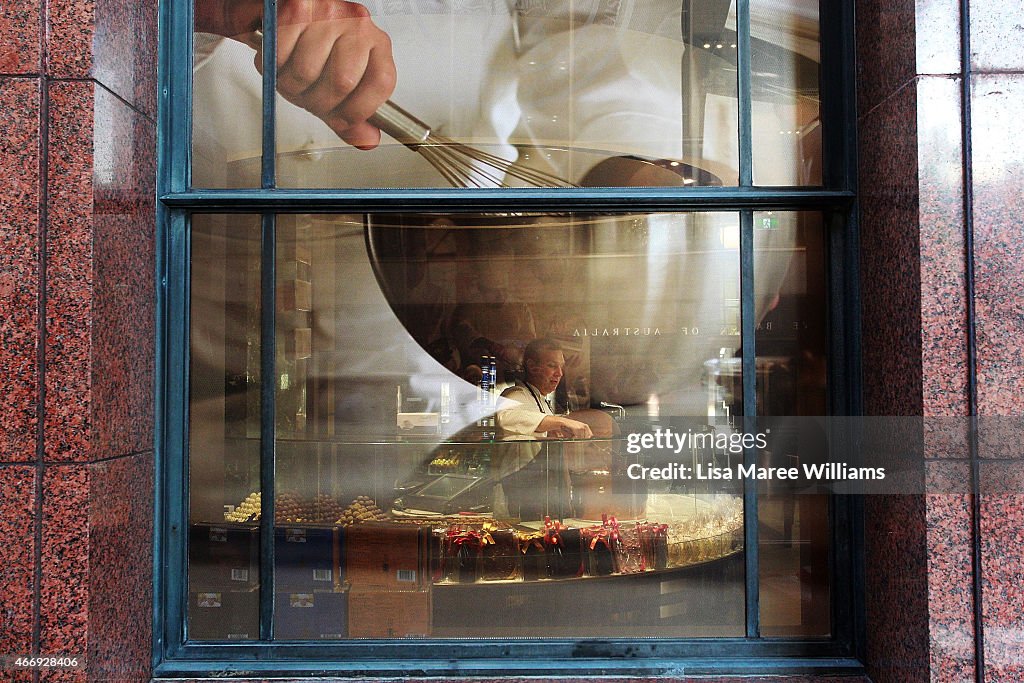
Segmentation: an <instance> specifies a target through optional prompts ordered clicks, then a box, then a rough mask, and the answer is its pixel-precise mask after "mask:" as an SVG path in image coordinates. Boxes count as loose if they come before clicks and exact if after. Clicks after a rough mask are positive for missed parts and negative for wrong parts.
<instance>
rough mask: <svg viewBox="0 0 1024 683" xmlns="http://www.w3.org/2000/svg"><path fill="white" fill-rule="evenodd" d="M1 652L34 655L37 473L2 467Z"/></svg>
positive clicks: (0, 557)
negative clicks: (33, 605)
mask: <svg viewBox="0 0 1024 683" xmlns="http://www.w3.org/2000/svg"><path fill="white" fill-rule="evenodd" d="M0 491H2V492H3V495H2V496H0V567H2V568H3V569H0V596H3V599H2V603H3V608H2V609H0V652H2V653H5V654H28V653H30V652H32V596H33V592H34V586H35V566H36V565H35V547H36V535H35V529H36V525H35V518H36V470H35V468H34V467H26V466H22V465H12V466H5V467H0Z"/></svg>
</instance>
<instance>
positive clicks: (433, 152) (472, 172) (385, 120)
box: [368, 100, 576, 187]
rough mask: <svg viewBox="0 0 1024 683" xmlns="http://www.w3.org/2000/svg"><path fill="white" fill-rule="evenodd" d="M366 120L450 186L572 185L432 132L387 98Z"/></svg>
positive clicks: (566, 181) (548, 174)
mask: <svg viewBox="0 0 1024 683" xmlns="http://www.w3.org/2000/svg"><path fill="white" fill-rule="evenodd" d="M368 121H369V122H370V123H372V124H373V125H375V126H377V127H378V128H380V129H381V130H382V131H384V132H385V133H387V134H388V135H390V136H391V137H393V138H394V139H395V140H397V141H398V142H400V143H402V144H403V145H405V146H406V147H408V148H409V149H411V150H413V151H414V152H418V153H419V154H421V155H422V156H423V158H424V159H426V160H427V161H428V162H429V163H430V165H431V166H433V167H434V168H436V169H437V170H438V172H439V173H440V174H441V175H442V176H444V179H445V180H447V181H448V182H449V183H451V184H452V186H454V187H517V186H521V185H526V186H529V187H576V185H574V184H573V183H570V182H569V181H568V180H563V179H562V178H559V177H558V176H555V175H552V174H550V173H544V172H543V171H538V170H535V169H532V168H525V167H522V166H518V165H516V164H515V163H514V162H511V161H509V160H508V159H503V158H502V157H499V156H497V155H495V154H490V153H488V152H485V151H483V150H481V149H477V148H476V147H471V146H469V145H464V144H462V143H459V142H455V141H454V140H450V139H448V138H445V137H442V136H440V135H434V134H433V133H432V132H431V130H430V126H428V125H427V124H425V123H423V122H422V121H420V120H419V119H417V118H416V117H415V116H413V115H412V114H410V113H409V112H407V111H405V110H404V109H402V108H401V107H399V106H398V105H396V104H395V103H394V102H391V101H390V100H389V101H387V102H385V103H384V104H382V105H381V106H380V109H378V110H377V112H376V113H375V114H374V115H373V116H371V117H370V118H369V119H368ZM511 180H517V181H519V183H514V182H510V181H511Z"/></svg>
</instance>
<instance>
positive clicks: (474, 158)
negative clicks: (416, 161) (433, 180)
mask: <svg viewBox="0 0 1024 683" xmlns="http://www.w3.org/2000/svg"><path fill="white" fill-rule="evenodd" d="M415 149H416V151H417V152H419V153H420V154H421V155H423V158H424V159H426V160H427V161H428V162H429V163H430V165H431V166H433V167H434V168H435V169H437V171H438V173H440V174H441V175H442V176H443V177H444V179H445V180H447V181H448V182H449V183H450V184H451V185H452V186H453V187H481V188H483V187H576V185H575V184H573V183H570V182H569V181H568V180H564V179H562V178H559V177H558V176H556V175H553V174H551V173H546V172H544V171H540V170H537V169H535V168H529V167H527V166H522V165H520V164H518V163H516V162H514V161H509V160H508V159H505V158H503V157H500V156H498V155H496V154H491V153H490V152H486V151H484V150H482V149H479V148H477V147H473V146H471V145H464V144H462V143H459V142H455V141H454V140H450V139H448V138H445V137H441V136H438V135H433V134H431V135H429V136H428V137H427V139H426V140H425V141H424V142H422V143H420V144H418V145H417V146H416V148H415Z"/></svg>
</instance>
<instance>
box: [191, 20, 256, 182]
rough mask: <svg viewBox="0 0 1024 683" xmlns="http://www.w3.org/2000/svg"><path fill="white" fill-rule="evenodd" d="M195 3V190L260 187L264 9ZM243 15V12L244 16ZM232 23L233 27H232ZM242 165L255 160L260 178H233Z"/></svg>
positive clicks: (193, 157)
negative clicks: (259, 49) (258, 63)
mask: <svg viewBox="0 0 1024 683" xmlns="http://www.w3.org/2000/svg"><path fill="white" fill-rule="evenodd" d="M225 4H226V0H195V4H194V8H195V30H196V32H195V36H194V45H195V48H194V54H193V58H192V59H193V62H192V72H193V78H192V84H193V95H192V97H193V100H192V186H193V187H210V188H246V187H259V186H260V168H259V167H260V162H259V159H260V155H261V151H260V150H261V148H262V141H263V133H262V129H263V85H262V83H263V81H262V77H261V76H260V74H259V72H258V71H257V70H256V67H255V63H254V60H255V58H256V50H255V48H254V47H252V45H256V44H258V43H259V38H258V34H256V33H255V32H254V31H253V29H254V28H256V27H258V26H259V23H260V17H259V13H260V12H262V3H258V2H252V1H251V0H247V1H246V2H238V3H235V8H236V10H235V11H230V12H229V11H227V10H226V8H225V7H224V5H225ZM242 10H244V11H242ZM229 19H230V20H233V21H229ZM238 159H256V162H255V168H256V172H255V175H250V176H243V175H240V174H238V173H236V172H234V171H233V170H232V169H233V166H232V164H233V163H234V162H235V161H237V160H238Z"/></svg>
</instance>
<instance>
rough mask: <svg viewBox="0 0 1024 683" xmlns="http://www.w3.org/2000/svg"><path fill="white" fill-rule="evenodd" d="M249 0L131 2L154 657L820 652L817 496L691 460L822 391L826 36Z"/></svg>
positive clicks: (615, 13)
mask: <svg viewBox="0 0 1024 683" xmlns="http://www.w3.org/2000/svg"><path fill="white" fill-rule="evenodd" d="M266 5H267V7H268V8H270V7H272V6H273V3H270V2H268V3H266ZM276 6H277V8H278V10H277V14H276V15H270V14H265V13H264V7H263V3H259V2H254V3H248V2H238V3H235V4H232V5H225V7H224V8H220V9H226V10H227V11H224V12H221V11H220V10H219V9H218V7H219V5H215V4H214V3H211V4H209V5H207V4H200V3H199V2H198V0H197V3H196V5H195V7H193V8H189V7H170V6H169V5H168V6H165V8H164V13H165V35H164V39H165V41H167V43H166V46H165V47H166V50H165V58H164V63H165V69H164V73H165V82H166V85H167V87H168V91H167V92H168V93H169V94H168V98H167V99H166V100H165V102H164V104H165V107H164V110H163V114H162V126H163V130H164V132H165V133H166V136H165V141H166V146H165V148H164V149H163V150H162V153H163V161H162V168H163V170H164V173H163V175H162V178H161V192H162V194H161V196H162V201H163V204H162V206H163V208H162V212H163V221H162V225H163V230H164V236H165V240H164V252H163V254H164V259H163V264H164V265H163V266H162V267H163V268H164V275H165V276H166V280H167V284H168V289H167V295H166V297H165V298H164V300H163V302H162V311H163V313H164V316H165V317H164V319H165V320H166V325H165V335H164V338H163V351H164V353H163V361H164V367H163V392H162V396H163V397H164V405H163V407H162V413H161V415H162V417H163V420H164V425H165V437H164V441H163V442H162V443H161V454H162V457H161V461H162V463H163V469H162V476H161V491H162V500H163V501H164V502H163V508H162V511H163V517H164V519H165V520H166V524H165V527H164V528H163V529H162V530H161V535H160V544H159V547H160V551H159V552H160V566H161V567H166V570H164V571H161V572H160V574H161V577H160V580H161V582H162V583H161V594H162V595H163V596H164V598H163V599H162V601H161V608H160V610H158V611H159V614H158V624H157V629H158V633H161V634H163V637H162V642H163V643H164V644H163V646H162V647H163V650H162V652H161V655H160V656H161V663H160V664H158V671H159V672H163V673H182V672H193V673H194V672H201V671H207V670H214V669H216V668H217V666H215V665H214V664H215V663H217V662H230V661H239V660H244V661H246V662H247V664H246V668H247V669H251V670H253V671H260V672H264V673H267V674H268V675H269V674H272V673H276V672H283V671H287V672H289V673H294V674H302V673H303V672H305V673H309V674H313V673H316V672H325V671H339V672H340V671H345V670H354V669H358V670H360V671H364V672H371V673H372V672H373V671H380V672H382V673H385V672H391V673H394V672H402V671H407V670H408V669H407V668H406V667H409V666H413V667H414V668H415V669H416V670H420V671H426V672H428V673H446V672H451V671H453V670H454V669H453V668H452V664H451V662H452V661H457V662H458V665H457V667H456V668H457V669H458V670H459V671H475V670H477V669H475V668H474V667H479V670H480V671H488V670H491V671H493V669H488V667H494V666H498V665H497V664H494V662H500V661H504V662H505V664H506V666H505V668H503V669H502V670H509V671H511V670H517V671H536V672H546V673H557V672H560V671H568V670H573V671H577V672H584V671H587V670H589V669H587V667H588V666H591V667H592V668H593V670H594V671H598V670H600V671H611V670H614V669H615V667H622V666H626V667H627V668H628V669H629V670H630V671H642V670H644V668H645V667H647V666H654V665H653V664H650V662H653V661H654V660H665V659H671V660H680V661H684V660H688V659H693V660H697V659H700V658H702V657H703V658H707V657H708V656H711V655H714V656H716V657H719V658H724V660H723V661H725V660H729V661H736V662H743V661H746V662H747V663H746V664H742V665H740V667H741V668H742V669H743V670H744V671H748V670H750V669H749V667H750V665H751V664H750V662H753V661H754V660H755V659H757V658H760V659H759V660H758V661H761V662H762V664H763V667H762V668H763V669H764V670H765V671H766V672H767V671H771V670H773V669H772V667H773V666H776V664H772V663H771V661H770V657H775V658H778V657H787V658H789V659H787V660H786V661H787V662H788V663H787V666H790V667H796V668H799V667H800V663H799V661H800V660H799V658H800V657H806V658H809V660H808V661H811V660H813V658H821V657H828V658H830V661H831V662H832V664H831V666H833V668H835V669H836V670H843V671H848V670H853V669H856V668H857V666H858V665H857V664H856V662H855V660H853V659H852V658H851V657H852V654H853V653H854V650H855V647H856V642H855V640H856V639H855V637H854V636H855V631H854V628H853V626H854V617H853V616H852V615H853V614H854V613H855V611H856V610H855V607H856V605H855V603H854V596H855V595H856V588H855V586H853V585H852V582H851V576H852V574H853V571H852V567H853V560H854V555H855V553H853V552H852V551H851V541H852V540H853V539H852V537H851V536H850V533H851V529H852V528H853V526H852V521H851V520H852V519H854V517H855V513H856V509H855V505H854V504H853V503H852V502H851V501H850V500H849V499H842V498H837V497H834V496H831V495H829V494H828V493H826V492H824V491H817V490H815V491H807V490H805V489H801V490H797V488H798V487H794V486H787V485H786V484H785V483H784V482H772V483H771V484H769V485H767V486H764V485H763V486H754V485H752V484H751V483H749V482H747V481H745V480H744V479H742V478H736V477H729V478H725V477H718V476H714V475H712V474H711V473H713V472H722V471H730V472H735V471H736V469H735V468H736V466H737V465H746V466H751V465H758V464H761V465H764V464H770V465H780V464H798V463H799V462H800V461H801V458H807V457H808V455H807V454H806V453H805V452H804V451H803V450H801V449H802V446H801V445H800V444H798V443H796V442H795V441H794V440H793V439H790V438H787V436H786V434H785V433H778V431H779V430H777V432H776V433H775V434H774V435H772V436H771V437H767V436H765V437H764V440H763V441H756V442H749V443H748V442H746V441H743V440H742V439H740V438H739V437H743V436H744V435H745V434H746V435H750V434H753V433H758V432H757V426H756V425H757V419H759V418H768V417H773V416H798V415H804V416H821V415H828V414H834V413H841V412H845V411H849V410H852V409H854V406H855V392H854V391H853V388H851V387H850V383H849V382H847V381H842V380H837V373H841V372H843V371H845V367H840V361H844V362H845V359H846V358H847V354H848V353H849V350H850V346H851V340H850V338H849V334H848V333H847V331H846V327H845V325H844V322H843V321H844V316H843V314H842V311H841V310H839V311H837V310H836V306H835V304H836V302H839V303H840V306H841V305H842V302H843V301H844V300H845V297H847V296H849V289H848V287H847V285H846V277H847V276H846V273H847V270H846V268H845V266H844V264H843V262H842V258H841V256H842V254H843V250H844V249H845V245H846V244H847V239H848V235H849V228H850V225H849V220H848V210H849V206H850V198H851V196H852V193H851V191H850V190H851V188H850V187H849V186H848V183H849V176H848V175H847V174H845V173H844V172H843V169H844V168H846V162H847V159H846V155H845V153H844V150H846V149H849V147H850V146H849V141H848V140H845V139H844V137H843V133H842V132H843V131H844V130H845V129H844V128H843V125H844V123H846V122H847V121H848V118H846V117H848V112H846V111H845V110H844V109H843V107H842V106H841V103H842V102H844V101H845V99H844V96H845V92H844V88H845V85H846V84H845V81H844V80H843V79H842V78H839V77H837V78H835V79H833V81H832V82H830V84H829V85H828V87H823V86H822V84H823V83H825V82H826V81H827V79H826V78H825V76H824V75H823V74H839V75H841V74H842V73H844V71H843V68H842V66H841V65H842V59H843V57H844V55H845V52H844V50H843V49H842V45H844V44H845V43H844V42H843V41H842V40H841V36H842V30H841V29H842V26H843V21H844V17H840V16H831V15H827V16H823V17H819V8H818V5H817V3H814V2H805V1H803V0H791V1H790V2H786V3H781V4H780V3H776V2H771V3H769V2H762V1H761V0H750V1H749V2H740V3H738V4H731V3H729V2H716V1H708V0H703V1H696V0H695V1H690V2H683V3H681V4H680V3H679V2H677V1H675V0H673V1H671V2H669V1H667V0H666V2H650V3H648V2H629V1H627V2H592V3H566V4H562V3H542V2H541V3H535V2H521V1H518V0H516V1H509V2H506V1H504V0H500V1H499V0H493V1H485V2H475V3H474V2H471V3H454V2H452V3H449V2H445V1H441V2H434V1H430V2H427V1H421V0H410V1H409V2H405V3H388V2H371V3H368V4H367V5H366V10H365V11H364V10H361V9H359V8H358V7H357V6H354V5H351V4H347V3H337V2H334V3H330V4H326V3H323V4H321V3H317V2H302V3H300V2H287V1H282V0H278V2H277V3H276ZM325 8H326V9H325ZM822 35H826V36H833V37H834V38H835V42H836V47H835V49H834V50H832V51H831V52H827V51H823V50H822V49H820V45H821V44H822V42H823V41H822V38H821V37H820V36H822ZM825 44H826V45H827V41H826V43H825ZM823 53H824V54H825V55H830V56H828V57H827V58H823V56H822V55H823ZM275 54H277V55H278V58H277V59H274V58H273V57H272V56H271V55H275ZM392 58H393V62H392ZM392 64H393V65H394V70H395V72H396V73H397V86H396V88H395V90H394V92H393V93H389V95H390V97H391V99H392V100H393V101H395V102H400V103H401V105H402V107H405V108H406V109H408V110H409V111H413V112H415V116H412V117H411V118H408V117H406V114H405V113H404V111H405V110H404V109H402V107H397V108H391V109H389V107H393V106H394V105H392V104H391V103H390V102H389V103H388V104H387V105H384V107H383V108H382V109H380V110H378V113H377V114H375V115H374V117H372V118H371V119H370V120H371V121H372V122H373V123H374V124H376V126H377V127H380V128H381V129H383V130H384V131H385V134H384V136H383V137H382V138H381V140H380V144H379V145H377V144H376V143H377V138H376V135H377V133H376V127H373V126H369V125H366V124H362V125H357V126H354V127H353V126H349V124H348V123H347V121H348V118H347V117H351V116H352V115H353V112H354V111H359V110H360V107H361V106H363V104H362V103H363V102H365V101H374V100H373V96H371V95H367V93H376V92H382V93H387V92H389V91H388V88H387V84H388V83H389V76H388V74H389V73H390V72H391V69H392ZM353 65H354V66H353ZM353 74H354V76H355V78H353V77H352V76H353ZM360 79H362V80H360ZM349 91H351V92H349ZM830 98H831V99H830ZM378 99H380V98H379V96H378ZM376 104H379V102H377V103H376ZM366 113H370V112H365V113H364V114H363V115H364V116H365V114H366ZM421 119H422V120H421ZM422 121H429V122H430V123H431V125H430V126H428V125H426V124H423V123H422ZM824 133H829V136H826V135H825V134H824ZM353 144H355V145H356V146H353ZM357 146H358V147H374V149H358V148H357ZM453 186H454V187H453ZM476 186H482V187H484V188H491V189H483V190H478V189H472V188H473V187H476ZM854 388H855V387H854ZM804 446H806V444H804ZM580 647H584V648H585V649H586V651H587V653H588V659H590V660H593V661H594V662H597V663H596V664H580V663H579V662H578V661H577V662H575V663H574V662H573V660H574V659H578V657H579V655H578V654H574V653H578V652H579V649H578V648H580ZM794 658H796V659H794ZM844 658H845V659H844ZM776 661H779V660H778V659H776ZM424 662H427V663H426V664H424ZM431 662H433V663H431ZM488 662H490V663H488ZM508 662H514V663H515V665H514V666H509V665H508ZM624 662H626V664H623V663H624ZM728 666H729V665H728V664H723V663H719V664H715V665H712V666H711V667H710V669H709V670H721V671H727V670H729V669H728ZM254 667H255V668H254ZM609 667H611V668H609ZM716 667H717V668H716ZM819 668H820V667H819Z"/></svg>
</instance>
